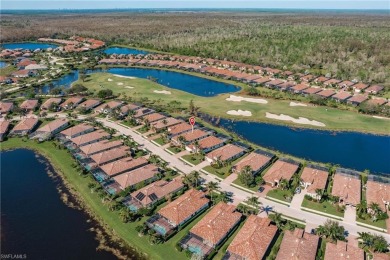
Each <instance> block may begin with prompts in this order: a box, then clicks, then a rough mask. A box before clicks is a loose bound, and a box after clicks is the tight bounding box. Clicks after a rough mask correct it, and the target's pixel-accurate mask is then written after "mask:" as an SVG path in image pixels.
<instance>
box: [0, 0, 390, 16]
mask: <svg viewBox="0 0 390 260" xmlns="http://www.w3.org/2000/svg"><path fill="white" fill-rule="evenodd" d="M91 6H93V8H91ZM140 9H145V10H153V9H154V10H196V9H203V10H208V9H210V10H213V9H214V10H215V9H225V10H234V9H236V10H251V9H253V10H255V9H263V10H267V9H274V10H276V9H277V10H283V9H285V10H348V11H350V10H356V11H358V10H359V11H364V10H381V11H389V14H390V2H389V1H383V0H377V1H364V0H341V1H336V0H328V1H322V0H273V1H265V0H257V1H256V0H244V1H229V0H228V1H224V0H209V1H204V0H198V1H191V0H190V1H180V0H170V1H164V0H162V1H156V0H144V1H139V0H127V1H126V0H116V1H101V0H83V1H79V0H68V1H63V0H52V1H40V0H38V1H36V0H13V1H9V0H5V1H1V12H3V11H16V10H18V11H24V10H25V11H27V10H28V11H33V10H34V11H59V10H75V11H79V10H140Z"/></svg>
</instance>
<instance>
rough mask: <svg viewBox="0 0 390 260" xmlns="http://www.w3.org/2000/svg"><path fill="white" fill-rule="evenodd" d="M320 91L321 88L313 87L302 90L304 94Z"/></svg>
mask: <svg viewBox="0 0 390 260" xmlns="http://www.w3.org/2000/svg"><path fill="white" fill-rule="evenodd" d="M320 91H322V89H321V88H313V87H310V88H307V89H304V90H302V92H303V93H305V94H315V93H318V92H320Z"/></svg>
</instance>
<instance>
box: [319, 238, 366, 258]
mask: <svg viewBox="0 0 390 260" xmlns="http://www.w3.org/2000/svg"><path fill="white" fill-rule="evenodd" d="M344 259H349V260H352V259H356V260H358V259H364V251H363V249H360V248H358V247H354V246H351V245H349V244H347V242H344V241H337V244H333V243H326V249H325V258H324V260H344Z"/></svg>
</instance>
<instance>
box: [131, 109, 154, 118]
mask: <svg viewBox="0 0 390 260" xmlns="http://www.w3.org/2000/svg"><path fill="white" fill-rule="evenodd" d="M153 112H154V110H153V109H150V108H147V107H145V108H140V109H137V110H136V112H135V115H134V116H133V117H134V118H139V117H143V116H145V115H147V114H151V113H153Z"/></svg>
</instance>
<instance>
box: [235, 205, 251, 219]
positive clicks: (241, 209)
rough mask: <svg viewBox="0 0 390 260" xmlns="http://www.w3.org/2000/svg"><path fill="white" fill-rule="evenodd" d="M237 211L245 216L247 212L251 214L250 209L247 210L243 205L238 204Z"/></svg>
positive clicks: (246, 206)
mask: <svg viewBox="0 0 390 260" xmlns="http://www.w3.org/2000/svg"><path fill="white" fill-rule="evenodd" d="M237 210H238V211H239V212H241V213H242V214H243V215H245V216H247V215H248V214H249V212H251V209H250V208H249V206H248V205H245V204H243V203H240V204H238V206H237Z"/></svg>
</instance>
